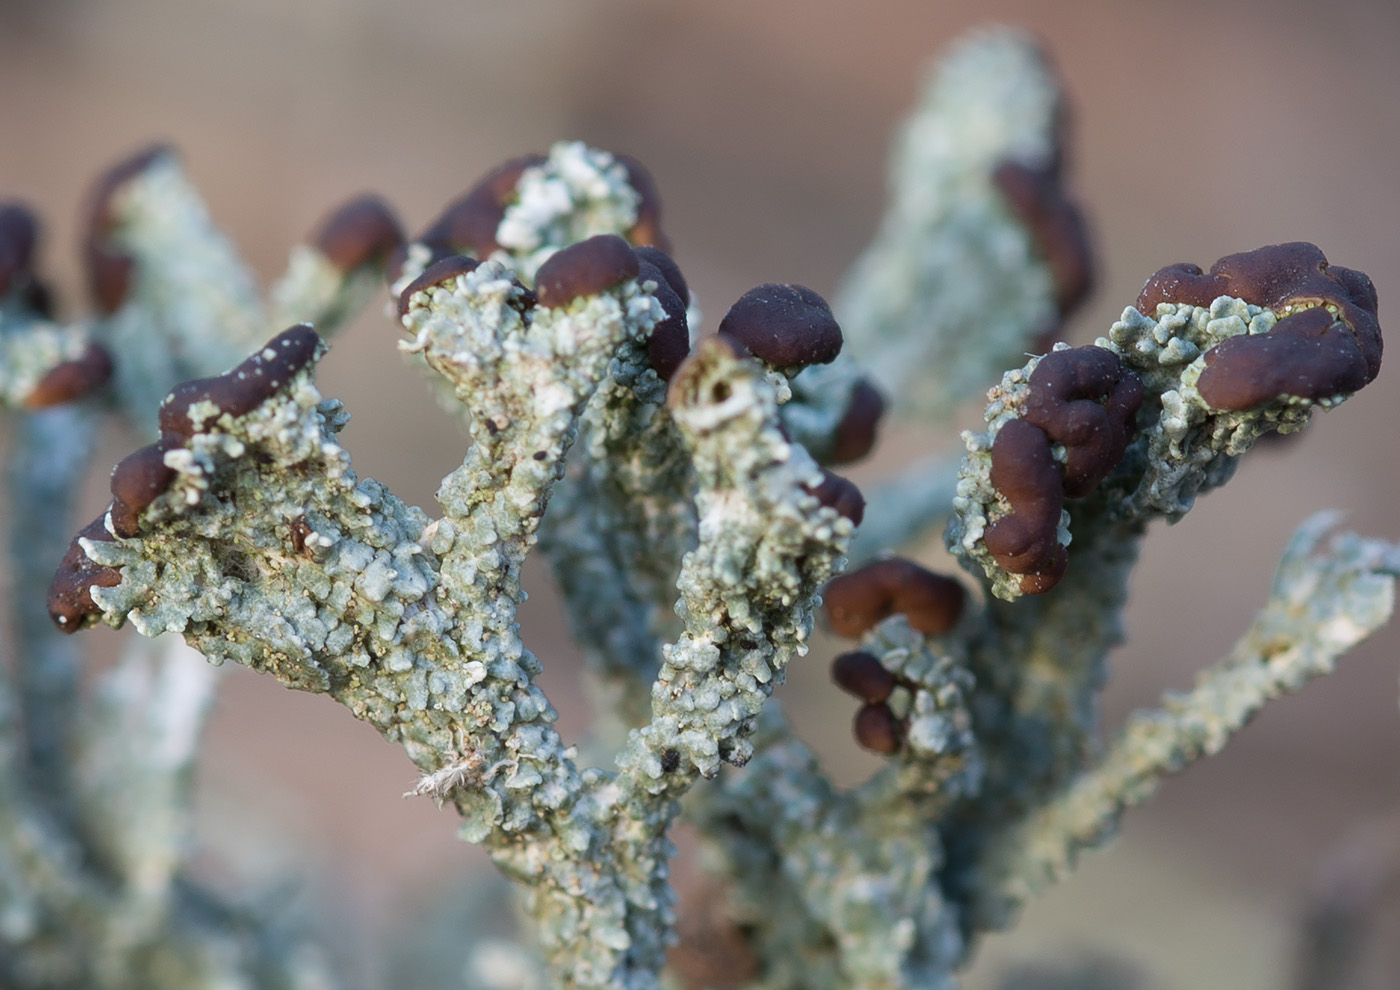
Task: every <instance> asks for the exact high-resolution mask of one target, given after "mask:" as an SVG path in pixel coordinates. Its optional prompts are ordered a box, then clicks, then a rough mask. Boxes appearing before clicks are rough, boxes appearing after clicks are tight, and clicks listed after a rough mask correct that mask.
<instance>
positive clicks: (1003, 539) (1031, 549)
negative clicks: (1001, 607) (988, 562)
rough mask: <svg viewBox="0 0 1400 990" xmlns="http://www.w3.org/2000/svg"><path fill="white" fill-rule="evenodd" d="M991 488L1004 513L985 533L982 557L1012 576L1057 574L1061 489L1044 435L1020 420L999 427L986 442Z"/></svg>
mask: <svg viewBox="0 0 1400 990" xmlns="http://www.w3.org/2000/svg"><path fill="white" fill-rule="evenodd" d="M991 482H992V486H993V487H994V488H996V490H997V491H998V493H1000V495H1001V497H1002V498H1004V499H1006V502H1007V504H1008V505H1009V506H1010V511H1009V512H1008V513H1007V514H1006V515H1004V516H1002V517H1001V518H1000V519H997V520H996V521H995V522H993V523H992V524H991V525H990V526H988V527H987V531H986V533H985V534H984V535H983V537H982V540H983V543H985V544H986V547H987V552H988V553H990V554H991V555H992V556H993V557H994V558H995V559H996V562H997V564H998V565H999V566H1001V567H1002V568H1003V569H1005V570H1008V571H1010V572H1011V573H1012V574H1030V573H1036V572H1042V571H1050V570H1053V569H1055V568H1056V567H1059V568H1061V569H1062V568H1063V557H1064V547H1062V546H1060V544H1059V541H1058V539H1057V537H1056V530H1057V529H1058V527H1059V524H1060V510H1061V509H1062V508H1063V506H1064V489H1063V488H1062V487H1061V481H1060V466H1059V465H1058V464H1056V463H1055V458H1054V455H1053V454H1052V453H1051V451H1050V439H1049V438H1048V437H1047V436H1046V435H1045V431H1044V430H1042V429H1041V428H1040V427H1038V426H1034V425H1032V424H1030V423H1028V422H1026V421H1025V420H1024V419H1013V420H1010V421H1008V422H1007V423H1005V424H1003V425H1002V428H1001V429H1000V430H998V431H997V435H996V438H995V439H994V440H993V441H992V468H991Z"/></svg>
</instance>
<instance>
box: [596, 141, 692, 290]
mask: <svg viewBox="0 0 1400 990" xmlns="http://www.w3.org/2000/svg"><path fill="white" fill-rule="evenodd" d="M614 157H615V158H616V159H617V162H618V164H620V165H621V166H622V167H623V168H624V169H626V170H627V184H628V185H629V186H631V187H632V189H633V191H635V192H636V194H637V196H638V197H639V199H638V202H637V221H636V223H634V224H633V225H632V227H631V229H630V230H628V231H627V240H628V241H630V242H631V243H633V244H635V245H637V246H639V247H642V246H651V247H655V248H658V249H660V250H661V251H664V252H667V253H669V252H670V250H671V242H670V240H669V239H668V238H667V237H666V235H665V234H664V233H662V231H661V194H660V193H659V192H658V191H657V188H656V180H655V179H653V178H652V177H651V173H650V172H649V171H647V168H646V166H645V165H643V164H642V163H641V162H639V161H637V159H635V158H633V157H632V156H631V155H616V156H614ZM676 291H677V292H679V291H680V290H679V289H678V290H676ZM681 298H682V299H684V300H685V301H686V302H687V303H689V302H690V297H689V295H687V294H682V295H681Z"/></svg>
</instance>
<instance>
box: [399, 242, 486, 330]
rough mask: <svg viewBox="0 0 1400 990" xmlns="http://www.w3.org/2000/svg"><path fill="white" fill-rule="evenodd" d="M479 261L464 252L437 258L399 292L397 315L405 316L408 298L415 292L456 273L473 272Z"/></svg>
mask: <svg viewBox="0 0 1400 990" xmlns="http://www.w3.org/2000/svg"><path fill="white" fill-rule="evenodd" d="M480 265H481V262H479V261H477V260H476V259H475V258H469V257H468V256H467V255H465V254H449V255H448V256H447V257H445V258H439V259H438V260H437V261H434V262H433V263H432V264H431V265H429V266H428V267H427V268H424V269H423V272H422V274H421V275H419V276H418V277H417V278H415V279H414V280H413V281H412V282H409V283H408V284H407V285H405V286H404V287H403V291H402V292H400V293H399V301H398V307H399V315H400V316H407V315H408V309H409V300H410V299H412V298H413V294H414V293H415V292H422V291H423V290H425V289H431V288H432V287H433V286H435V285H441V284H442V283H443V282H446V281H447V280H448V279H452V278H456V277H457V276H458V275H466V274H467V273H469V272H474V271H476V269H477V268H478V267H480Z"/></svg>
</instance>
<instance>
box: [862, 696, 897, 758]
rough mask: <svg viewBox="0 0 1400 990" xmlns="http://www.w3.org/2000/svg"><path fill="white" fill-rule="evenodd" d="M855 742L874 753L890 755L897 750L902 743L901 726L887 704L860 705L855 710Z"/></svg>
mask: <svg viewBox="0 0 1400 990" xmlns="http://www.w3.org/2000/svg"><path fill="white" fill-rule="evenodd" d="M853 728H854V729H855V734H856V742H858V743H860V744H861V745H862V746H864V747H865V748H866V749H868V750H870V751H871V752H874V753H880V754H882V755H884V756H890V755H892V754H894V753H898V752H899V748H900V747H901V746H902V745H903V744H904V731H903V727H902V726H901V725H900V724H899V719H897V718H895V716H894V712H892V711H890V708H889V706H888V705H886V704H883V703H877V704H871V705H862V706H861V709H860V711H858V712H856V718H855V725H854V726H853Z"/></svg>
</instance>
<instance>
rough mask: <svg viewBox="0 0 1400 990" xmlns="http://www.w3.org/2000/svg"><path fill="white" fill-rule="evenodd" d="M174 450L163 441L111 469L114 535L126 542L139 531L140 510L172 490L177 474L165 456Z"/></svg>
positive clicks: (169, 444) (170, 444) (124, 458)
mask: <svg viewBox="0 0 1400 990" xmlns="http://www.w3.org/2000/svg"><path fill="white" fill-rule="evenodd" d="M173 446H175V445H174V444H173V443H171V442H169V441H166V440H164V439H162V440H157V441H156V442H155V443H153V444H150V445H149V446H146V447H142V448H141V449H140V450H137V451H133V452H132V453H130V454H127V455H126V456H125V457H123V458H122V459H121V460H120V461H119V462H117V466H116V467H115V468H113V469H112V479H111V489H112V510H111V511H112V531H113V532H114V533H116V534H117V535H118V536H120V537H122V538H123V539H126V538H129V537H132V536H135V535H136V534H137V533H138V532H139V531H140V526H139V523H138V517H139V516H140V514H141V510H142V509H144V508H146V506H148V505H150V504H151V503H152V502H154V501H155V500H156V499H157V498H159V497H160V496H161V495H163V494H164V493H165V492H166V491H168V490H169V488H170V485H171V483H172V482H174V481H175V476H176V475H175V470H174V469H173V468H170V467H167V466H166V463H165V452H166V451H167V450H170V449H171V447H173Z"/></svg>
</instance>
